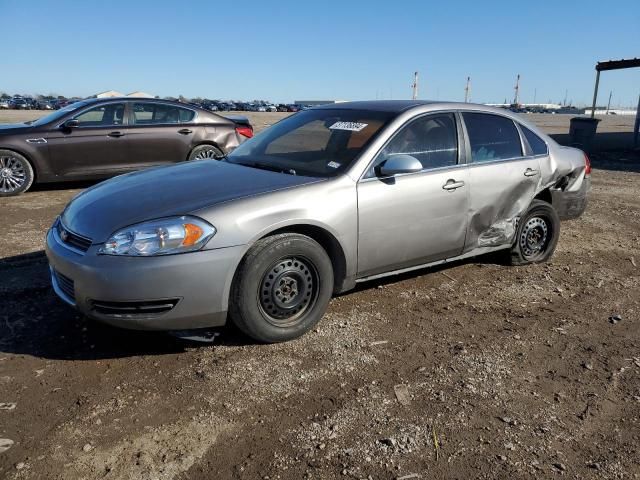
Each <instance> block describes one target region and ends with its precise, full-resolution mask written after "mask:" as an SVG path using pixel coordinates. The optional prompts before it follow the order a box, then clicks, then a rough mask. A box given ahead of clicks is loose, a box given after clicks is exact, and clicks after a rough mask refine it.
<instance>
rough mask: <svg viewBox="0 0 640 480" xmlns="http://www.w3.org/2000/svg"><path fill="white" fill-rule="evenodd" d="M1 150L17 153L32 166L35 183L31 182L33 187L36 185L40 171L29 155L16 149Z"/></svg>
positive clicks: (0, 148)
mask: <svg viewBox="0 0 640 480" xmlns="http://www.w3.org/2000/svg"><path fill="white" fill-rule="evenodd" d="M0 150H7V151H9V152H13V153H17V154H18V155H22V156H23V157H24V158H25V159H26V160H27V162H29V165H31V170H32V171H33V182H31V185H34V184H35V183H36V180H37V179H38V170H37V169H36V164H35V163H34V162H33V160H31V158H29V155H27V154H26V153H24V152H21V151H20V150H16V149H15V148H3V147H0Z"/></svg>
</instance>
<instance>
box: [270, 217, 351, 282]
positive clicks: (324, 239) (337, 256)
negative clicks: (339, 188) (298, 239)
mask: <svg viewBox="0 0 640 480" xmlns="http://www.w3.org/2000/svg"><path fill="white" fill-rule="evenodd" d="M280 233H299V234H301V235H306V236H307V237H310V238H313V239H314V240H315V241H316V242H318V243H319V244H320V245H321V246H322V248H324V250H325V251H326V252H327V255H329V258H330V259H331V265H332V266H333V290H334V292H338V291H340V290H341V288H342V284H343V282H344V279H345V277H346V275H347V259H346V257H345V255H344V250H342V246H341V245H340V242H338V240H337V239H336V237H334V236H333V235H332V234H331V233H329V232H328V231H326V230H325V229H324V228H321V227H317V226H315V225H290V226H288V227H284V228H281V229H279V230H275V231H273V232H270V233H269V234H268V235H265V237H270V236H272V235H278V234H280ZM265 237H263V238H265Z"/></svg>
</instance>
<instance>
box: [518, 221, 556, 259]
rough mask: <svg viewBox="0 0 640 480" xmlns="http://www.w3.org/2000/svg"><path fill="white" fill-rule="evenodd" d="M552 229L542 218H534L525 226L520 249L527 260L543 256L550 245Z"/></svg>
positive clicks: (521, 234) (521, 235)
mask: <svg viewBox="0 0 640 480" xmlns="http://www.w3.org/2000/svg"><path fill="white" fill-rule="evenodd" d="M550 238H551V235H550V227H549V225H548V223H547V220H546V219H545V218H542V217H532V218H530V219H529V220H527V223H525V224H524V226H523V228H522V232H521V233H520V249H521V250H522V254H523V256H524V257H525V258H527V259H532V258H535V257H539V256H541V255H543V254H544V253H545V252H546V250H547V247H548V245H549V240H550Z"/></svg>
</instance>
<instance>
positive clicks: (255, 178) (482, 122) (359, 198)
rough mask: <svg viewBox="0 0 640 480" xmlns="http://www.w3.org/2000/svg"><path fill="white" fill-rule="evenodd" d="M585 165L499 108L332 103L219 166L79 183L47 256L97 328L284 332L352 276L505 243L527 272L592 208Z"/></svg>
mask: <svg viewBox="0 0 640 480" xmlns="http://www.w3.org/2000/svg"><path fill="white" fill-rule="evenodd" d="M301 139H302V140H303V141H301ZM590 172H591V167H590V164H589V161H588V158H587V157H586V155H585V154H584V153H583V152H581V151H580V150H577V149H574V148H569V147H561V146H559V145H558V144H557V143H555V142H554V141H553V140H552V139H551V138H550V137H548V136H547V135H545V134H544V133H542V132H540V131H539V130H538V129H537V128H536V127H534V126H532V125H530V124H528V123H527V122H525V121H524V120H523V119H522V118H521V117H520V116H517V115H514V114H511V113H509V112H507V111H504V110H499V109H493V108H490V107H485V106H482V105H472V104H467V103H428V102H421V101H382V102H353V103H342V104H340V105H339V106H338V105H330V106H329V105H327V106H323V107H317V108H312V109H309V110H306V111H303V112H300V113H299V114H296V115H291V116H290V117H287V118H286V119H284V120H282V121H280V122H278V123H277V124H275V125H273V126H272V127H270V128H268V129H266V130H265V131H263V132H261V133H260V134H259V135H257V136H255V137H254V138H252V139H251V140H249V141H247V142H245V143H243V144H242V145H240V146H239V147H238V148H236V149H235V150H234V151H233V152H232V153H231V154H230V155H229V156H228V157H227V158H226V159H223V160H222V161H219V162H211V161H209V162H190V163H185V164H182V165H175V166H169V167H165V168H156V169H151V170H147V171H143V172H137V173H132V174H129V175H125V176H121V177H118V178H115V179H112V180H109V181H106V182H104V183H101V184H99V185H96V186H94V187H92V188H90V189H88V190H86V191H85V192H83V193H82V194H80V195H78V196H77V197H76V198H75V199H73V200H72V201H71V202H70V203H69V204H68V205H67V207H66V208H65V209H64V211H63V213H62V215H61V216H60V217H59V218H58V219H56V221H55V223H54V224H53V226H52V228H51V229H50V230H49V232H48V234H47V240H46V252H47V256H48V259H49V264H50V267H51V279H52V283H53V288H54V290H55V291H56V292H57V294H58V295H59V296H60V298H62V299H63V300H64V301H66V302H67V303H69V304H71V305H73V306H75V307H76V308H77V309H78V310H80V311H81V312H83V313H85V314H86V315H88V316H89V317H91V318H94V319H96V320H99V321H103V322H106V323H110V324H112V325H116V326H120V327H124V328H133V329H151V330H186V329H194V328H200V327H212V326H219V325H223V324H224V323H225V322H226V321H227V318H228V319H229V320H231V321H232V322H234V323H235V324H236V325H237V326H238V327H239V328H240V329H241V330H242V331H244V332H245V333H246V334H248V335H249V336H251V337H252V338H254V339H256V340H258V341H261V342H278V341H284V340H289V339H292V338H295V337H298V336H300V335H302V334H303V333H305V332H307V331H308V330H309V329H311V328H313V327H314V325H315V324H316V323H317V322H318V321H319V320H320V318H321V317H322V316H323V314H324V312H325V310H326V308H327V304H328V302H329V299H330V298H331V296H332V294H333V293H338V292H344V291H347V290H349V289H352V288H353V287H354V286H355V285H356V283H357V282H363V281H366V280H371V279H375V278H379V277H382V276H386V275H392V274H397V273H400V272H406V271H410V270H414V269H418V268H422V267H424V266H430V265H438V264H443V263H447V262H450V261H454V260H458V259H462V258H467V257H471V256H474V255H478V254H481V253H487V252H494V251H504V252H505V254H506V255H505V257H506V258H507V259H509V260H510V262H511V263H512V264H516V265H521V264H527V263H537V262H543V261H546V260H548V259H549V258H550V257H551V255H552V254H553V251H554V249H555V247H556V244H557V242H558V238H559V233H560V219H569V218H575V217H577V216H579V215H580V214H581V213H582V212H583V211H584V209H585V206H586V202H587V191H588V189H589V183H590ZM159 198H161V201H159Z"/></svg>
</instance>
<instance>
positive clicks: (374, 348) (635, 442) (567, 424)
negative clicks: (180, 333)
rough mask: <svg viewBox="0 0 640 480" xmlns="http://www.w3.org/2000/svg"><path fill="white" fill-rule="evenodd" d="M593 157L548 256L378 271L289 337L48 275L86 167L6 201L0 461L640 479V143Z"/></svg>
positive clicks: (250, 475)
mask: <svg viewBox="0 0 640 480" xmlns="http://www.w3.org/2000/svg"><path fill="white" fill-rule="evenodd" d="M17 113H20V114H22V115H23V116H21V117H16V116H15V114H16V112H0V121H17V120H24V119H28V118H29V115H30V114H31V113H32V112H17ZM8 114H9V115H10V116H11V117H10V116H8ZM251 116H252V121H253V122H254V124H255V125H256V128H257V129H261V128H263V127H264V126H265V125H267V124H270V123H273V122H274V121H275V120H276V119H277V118H279V117H280V116H281V115H278V114H264V113H255V114H251ZM531 118H532V119H534V121H536V123H538V124H539V125H541V126H542V127H543V128H545V129H547V130H548V131H550V132H552V133H564V132H566V131H567V129H568V119H567V118H564V119H563V118H562V117H561V116H555V115H553V116H552V115H543V116H531ZM632 122H633V119H630V120H629V119H625V118H608V119H606V121H604V122H603V123H602V124H601V127H602V128H603V129H607V128H611V129H612V130H611V131H625V130H626V131H629V130H630V125H631V124H632ZM599 129H600V127H599ZM592 160H593V165H594V172H593V176H592V178H593V189H592V192H591V196H590V204H589V207H588V210H587V212H586V213H585V214H584V215H583V217H582V218H580V219H578V220H575V221H572V222H567V223H564V224H563V226H562V233H561V238H560V242H559V245H558V249H557V252H556V255H555V256H554V258H553V260H552V262H551V263H548V264H545V265H535V266H527V267H519V268H515V267H506V266H504V265H502V264H501V263H500V259H499V257H493V256H489V257H481V258H477V259H474V260H471V261H467V262H462V263H458V264H456V265H454V266H453V267H450V268H447V269H427V270H423V271H419V272H417V273H412V274H410V275H403V276H397V277H392V278H389V279H386V280H384V281H379V282H374V283H369V284H365V285H361V286H360V287H359V288H358V290H356V291H355V292H351V293H349V294H346V295H343V296H340V297H338V298H335V299H334V300H332V302H331V305H330V308H329V311H328V313H327V315H326V316H325V317H324V318H323V320H322V321H321V323H320V324H319V325H318V327H317V328H316V329H315V330H314V331H313V332H310V333H309V334H308V335H306V336H305V337H303V338H301V339H299V340H296V341H293V342H289V343H285V344H280V345H257V344H254V343H251V342H250V341H249V340H247V338H245V337H243V336H242V335H240V334H239V333H237V332H236V331H235V330H233V329H231V328H227V329H221V330H220V332H219V333H220V335H219V336H218V337H217V338H216V341H215V343H214V344H213V345H205V346H202V345H197V344H188V343H184V342H182V341H179V340H176V339H173V338H171V337H168V336H165V335H163V334H149V333H136V332H128V331H120V330H116V329H112V328H108V327H103V326H100V325H97V324H94V323H91V322H88V321H86V320H85V319H84V318H82V317H80V316H79V315H78V314H76V313H75V312H74V311H73V310H72V309H70V308H68V307H66V306H65V305H64V304H62V302H61V301H59V300H58V299H57V298H56V297H55V295H54V294H53V292H52V291H51V288H50V286H49V278H48V267H47V263H46V260H45V257H44V255H43V253H42V242H43V238H44V234H45V232H46V229H47V228H48V227H49V225H50V224H51V223H52V221H53V219H54V218H55V216H56V215H57V214H58V213H59V212H60V211H61V209H62V208H63V207H64V205H65V204H66V203H67V202H68V201H69V200H70V199H71V198H72V197H73V196H74V195H75V194H76V193H77V192H78V191H79V189H81V188H83V187H86V186H87V185H88V184H74V185H52V186H45V187H38V188H36V189H34V190H33V191H31V192H29V193H27V194H25V195H23V196H20V197H16V198H8V199H7V198H5V199H1V200H0V212H1V213H0V215H1V219H2V225H3V229H2V232H1V233H0V239H1V240H2V241H1V242H0V294H1V295H2V297H1V298H2V300H1V303H0V478H3V479H4V478H6V479H43V478H46V479H65V480H72V479H97V478H105V479H121V478H122V479H136V480H138V479H144V480H152V479H161V480H168V479H175V480H187V479H189V480H200V479H201V480H205V479H207V480H208V479H227V478H237V479H271V480H274V479H282V480H285V479H292V480H293V479H296V480H297V479H303V478H310V479H333V478H345V479H350V478H353V479H407V480H408V479H435V478H458V479H469V478H483V479H493V478H556V477H566V478H575V479H582V478H593V479H603V478H606V479H609V478H611V479H614V478H615V479H620V478H622V479H633V478H640V329H639V328H638V325H639V322H640V154H639V153H638V152H637V151H636V152H631V151H622V152H609V153H601V154H594V155H592Z"/></svg>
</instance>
